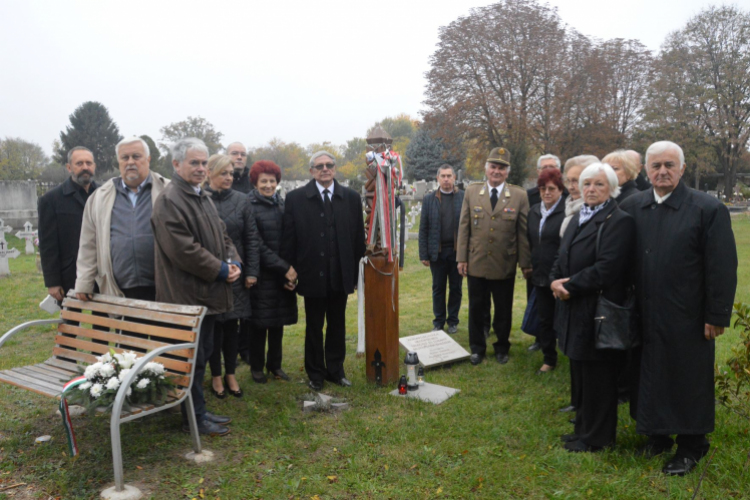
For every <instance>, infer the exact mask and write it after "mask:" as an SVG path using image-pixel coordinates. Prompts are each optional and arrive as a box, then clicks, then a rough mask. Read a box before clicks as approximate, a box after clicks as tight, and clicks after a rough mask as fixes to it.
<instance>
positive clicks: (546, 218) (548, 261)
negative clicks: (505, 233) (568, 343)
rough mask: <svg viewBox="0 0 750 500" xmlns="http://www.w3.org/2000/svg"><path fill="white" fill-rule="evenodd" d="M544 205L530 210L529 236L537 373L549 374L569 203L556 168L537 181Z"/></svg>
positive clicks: (554, 363)
mask: <svg viewBox="0 0 750 500" xmlns="http://www.w3.org/2000/svg"><path fill="white" fill-rule="evenodd" d="M537 185H538V187H539V193H540V194H541V197H542V202H541V203H537V204H536V205H534V206H533V207H531V209H530V210H529V220H528V225H527V227H528V235H529V244H530V246H531V267H532V269H533V271H532V274H531V284H532V286H533V287H534V296H535V301H536V311H537V315H538V316H539V324H540V325H539V326H540V331H539V334H538V335H537V342H539V344H540V345H541V351H542V354H543V355H544V364H543V365H542V367H541V368H540V369H539V370H538V371H537V372H536V373H537V374H538V375H542V374H545V373H547V372H550V371H552V370H554V369H555V367H556V366H557V345H556V344H557V339H556V336H555V330H554V317H555V297H554V296H553V295H552V290H551V289H550V284H551V281H550V279H549V274H550V271H551V270H552V264H554V262H555V257H557V250H558V249H559V248H560V226H561V225H562V222H563V220H564V219H565V200H564V198H563V197H562V194H563V188H564V185H563V181H562V174H561V173H560V171H559V170H557V169H555V168H547V169H544V170H542V172H541V173H540V174H539V178H538V179H537Z"/></svg>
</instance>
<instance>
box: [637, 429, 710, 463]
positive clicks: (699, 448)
mask: <svg viewBox="0 0 750 500" xmlns="http://www.w3.org/2000/svg"><path fill="white" fill-rule="evenodd" d="M648 439H649V441H650V442H651V443H653V444H654V445H656V446H663V447H669V446H672V443H673V442H675V441H676V442H677V452H676V453H675V455H677V456H678V457H686V458H692V459H693V460H695V461H698V460H700V459H701V458H703V457H704V456H705V455H706V454H707V453H708V449H709V448H710V447H711V445H710V444H709V443H708V439H706V435H705V434H678V435H677V438H676V439H675V440H674V441H672V438H671V437H669V436H664V435H651V436H649V437H648Z"/></svg>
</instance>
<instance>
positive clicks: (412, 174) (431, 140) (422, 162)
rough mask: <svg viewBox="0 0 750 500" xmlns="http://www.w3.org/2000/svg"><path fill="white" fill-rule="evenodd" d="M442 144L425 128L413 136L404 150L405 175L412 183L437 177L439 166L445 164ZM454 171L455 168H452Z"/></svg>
mask: <svg viewBox="0 0 750 500" xmlns="http://www.w3.org/2000/svg"><path fill="white" fill-rule="evenodd" d="M443 152H444V148H443V144H442V142H441V141H440V139H438V138H436V137H433V136H432V135H431V134H430V133H429V131H428V130H427V129H426V128H425V127H421V128H420V129H419V130H417V132H416V133H415V134H414V138H413V139H412V140H411V142H409V146H408V147H407V148H406V152H405V153H404V154H405V159H406V175H407V176H408V177H409V179H411V180H412V181H415V180H422V179H426V180H433V179H435V177H436V176H437V170H438V167H439V166H440V165H442V164H443V163H446V161H445V160H444V159H443ZM453 168H454V169H456V166H453Z"/></svg>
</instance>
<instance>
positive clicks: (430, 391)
mask: <svg viewBox="0 0 750 500" xmlns="http://www.w3.org/2000/svg"><path fill="white" fill-rule="evenodd" d="M459 392H461V391H460V390H459V389H454V388H452V387H445V386H444V385H437V384H429V383H427V382H425V383H424V384H422V385H420V386H419V389H417V390H416V391H408V392H407V393H406V394H399V393H398V389H395V390H393V391H391V392H389V393H388V394H390V395H391V396H401V397H402V398H403V397H405V398H412V399H420V400H422V401H427V402H429V403H433V404H436V405H439V404H440V403H442V402H443V401H445V400H447V399H448V398H450V397H451V396H453V395H455V394H458V393H459Z"/></svg>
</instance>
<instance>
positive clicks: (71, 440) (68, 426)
mask: <svg viewBox="0 0 750 500" xmlns="http://www.w3.org/2000/svg"><path fill="white" fill-rule="evenodd" d="M85 382H86V377H84V376H83V375H81V376H80V377H76V378H74V379H73V380H71V381H69V382H68V383H67V384H65V385H64V386H63V390H62V393H61V394H60V416H62V421H63V427H64V428H65V437H66V438H67V439H68V454H69V455H70V456H71V457H74V456H76V455H78V443H76V435H75V432H73V422H71V420H70V413H69V412H68V402H67V400H66V399H65V393H66V392H68V391H70V390H72V389H75V388H76V387H78V386H79V385H81V384H83V383H85Z"/></svg>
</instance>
